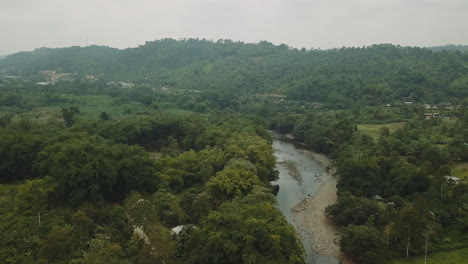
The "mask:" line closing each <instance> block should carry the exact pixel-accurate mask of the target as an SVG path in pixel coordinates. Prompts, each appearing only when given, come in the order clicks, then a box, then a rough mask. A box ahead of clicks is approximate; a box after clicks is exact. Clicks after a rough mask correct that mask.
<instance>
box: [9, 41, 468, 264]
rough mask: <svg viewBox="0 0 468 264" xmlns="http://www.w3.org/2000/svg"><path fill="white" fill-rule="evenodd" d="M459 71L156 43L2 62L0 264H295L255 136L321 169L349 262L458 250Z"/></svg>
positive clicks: (257, 47)
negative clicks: (309, 155) (326, 162)
mask: <svg viewBox="0 0 468 264" xmlns="http://www.w3.org/2000/svg"><path fill="white" fill-rule="evenodd" d="M467 70H468V55H467V54H466V53H464V52H463V51H459V50H451V48H450V47H445V48H440V49H434V50H431V49H426V48H410V47H399V46H393V45H373V46H370V47H362V48H342V49H335V50H324V51H322V50H310V51H307V50H305V49H302V50H297V49H291V48H289V47H287V46H286V45H279V46H275V45H273V44H271V43H268V42H260V43H258V44H245V43H241V42H233V41H229V40H220V41H217V42H211V41H207V40H197V39H187V40H181V41H176V40H171V39H165V40H159V41H154V42H147V43H146V44H145V45H142V46H140V47H138V48H132V49H126V50H117V49H112V48H108V47H98V46H90V47H84V48H80V47H71V48H63V49H46V48H41V49H37V50H35V51H33V52H23V53H18V54H14V55H10V56H8V57H7V58H5V59H3V60H0V73H1V80H0V91H1V93H0V111H1V112H0V127H1V128H0V156H1V160H0V183H1V184H0V230H1V233H2V234H3V238H2V240H1V241H0V260H1V261H2V262H3V263H303V262H304V251H303V248H302V246H301V245H300V242H299V240H298V238H297V236H296V233H295V231H294V229H293V228H292V227H291V226H290V225H289V224H288V223H287V222H286V220H285V218H284V217H283V216H282V215H281V213H280V212H279V210H278V209H277V208H276V207H275V199H274V196H273V195H272V186H271V184H270V182H271V181H273V180H275V179H276V177H277V172H276V171H275V158H274V156H273V150H272V148H271V138H270V135H269V133H268V131H267V130H268V129H273V130H277V131H278V132H281V133H292V134H293V135H294V136H295V138H296V139H298V140H300V141H303V142H304V143H305V144H307V145H308V146H309V147H310V148H312V149H314V150H315V151H319V152H322V153H324V154H327V155H329V156H330V157H331V158H333V159H334V160H335V164H334V165H335V167H336V172H337V175H339V180H338V185H337V188H338V193H337V194H338V200H337V203H336V204H335V205H332V206H330V207H328V208H327V210H326V213H327V215H328V216H330V217H331V218H332V219H333V220H334V221H335V222H336V223H337V224H339V225H341V226H342V228H341V232H342V234H341V242H340V247H341V250H342V251H343V252H344V253H346V254H347V255H348V256H349V257H350V258H352V259H354V260H356V261H358V262H360V263H382V262H383V261H386V260H391V259H398V258H406V257H407V256H415V255H425V254H426V253H429V257H430V254H432V253H435V252H447V251H452V250H454V251H453V252H463V250H458V251H457V250H455V249H463V248H466V247H468V232H467V231H468V187H467V185H466V177H467V175H466V171H464V170H463V168H465V167H466V162H468V133H467V131H466V128H467V127H468V111H467V108H468V101H467V100H466V99H465V98H467V97H468V74H467V72H468V71H467ZM423 104H426V105H425V106H423ZM388 123H391V124H390V125H388V126H387V125H386V124H388ZM395 124H397V125H395ZM358 125H359V126H358ZM376 125H379V126H381V127H379V128H378V130H377V129H375V127H376ZM358 127H359V129H358ZM452 175H455V176H458V179H460V180H454V179H453V178H448V177H446V176H452ZM464 178H465V179H464ZM178 225H184V227H183V229H182V231H180V232H179V234H178V235H173V234H172V233H171V228H173V227H175V226H178ZM440 254H442V253H440Z"/></svg>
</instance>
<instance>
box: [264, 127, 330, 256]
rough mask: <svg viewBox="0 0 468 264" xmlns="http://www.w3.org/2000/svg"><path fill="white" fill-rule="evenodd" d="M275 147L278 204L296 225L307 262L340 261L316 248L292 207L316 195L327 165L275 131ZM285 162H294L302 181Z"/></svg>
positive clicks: (290, 221) (325, 175) (326, 174)
mask: <svg viewBox="0 0 468 264" xmlns="http://www.w3.org/2000/svg"><path fill="white" fill-rule="evenodd" d="M273 148H274V150H275V156H276V160H277V166H276V168H277V170H278V171H279V179H278V180H277V181H276V182H274V184H278V185H279V187H280V188H279V192H278V195H277V196H276V200H277V201H278V208H279V209H280V210H281V212H282V213H283V214H284V216H285V217H286V219H287V221H288V222H289V223H290V224H292V225H293V226H294V228H295V229H296V232H298V234H299V237H300V238H301V241H302V244H303V245H304V249H305V251H306V263H315V264H337V263H339V262H338V260H337V259H335V258H333V257H330V256H321V255H318V254H316V253H315V252H313V250H312V245H311V243H313V241H311V239H310V236H308V235H307V233H306V230H303V229H301V228H300V227H299V224H298V223H297V221H295V217H294V213H293V212H292V211H291V209H292V208H293V207H294V206H295V205H296V204H297V203H299V202H301V201H302V200H304V199H308V198H310V197H311V196H313V195H314V194H315V193H316V192H317V191H318V190H319V188H320V185H321V183H322V182H323V181H324V180H326V177H330V176H328V173H327V172H326V169H325V168H324V167H323V166H322V164H320V163H319V162H318V161H317V160H315V159H313V157H312V156H311V155H308V153H307V150H304V149H301V148H300V146H299V145H295V144H293V143H292V142H290V141H288V140H283V139H280V138H279V137H278V136H277V135H274V139H273ZM284 162H288V163H289V164H293V166H294V167H295V170H296V171H297V172H299V174H300V175H301V176H302V181H298V180H297V179H294V178H293V177H292V176H291V173H290V170H288V169H287V168H286V167H285V165H284Z"/></svg>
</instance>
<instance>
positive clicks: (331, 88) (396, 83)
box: [0, 39, 468, 108]
mask: <svg viewBox="0 0 468 264" xmlns="http://www.w3.org/2000/svg"><path fill="white" fill-rule="evenodd" d="M433 50H439V51H433ZM433 50H431V49H426V48H418V47H400V46H394V45H390V44H382V45H372V46H368V47H360V48H341V49H331V50H307V51H306V50H305V49H301V50H298V49H291V48H289V47H288V46H286V45H279V46H275V45H273V44H271V43H268V42H260V43H257V44H251V43H249V44H246V43H242V42H233V41H230V40H219V41H217V42H211V41H207V40H198V39H187V40H180V41H176V40H173V39H164V40H158V41H153V42H147V43H146V44H145V45H142V46H139V47H137V48H129V49H125V50H118V49H113V48H109V47H99V46H89V47H84V48H80V47H71V48H61V49H47V48H40V49H37V50H35V51H33V52H22V53H17V54H14V55H10V56H8V57H7V58H6V59H5V60H2V61H1V62H0V67H1V68H2V72H3V73H4V74H8V75H27V76H33V75H37V74H39V72H40V71H43V70H56V71H58V72H61V73H75V74H77V75H78V76H83V75H86V74H88V75H89V74H91V75H95V76H99V78H100V79H102V80H107V81H130V82H135V83H139V84H147V85H151V86H154V87H171V88H180V89H190V90H215V91H219V90H222V91H223V92H225V91H232V92H236V93H247V94H259V93H275V94H282V95H286V96H287V97H288V98H289V99H292V100H306V101H311V102H322V103H323V102H328V103H331V104H333V105H334V106H335V107H340V108H346V107H351V106H352V105H353V104H357V103H365V104H373V105H376V104H381V103H393V102H402V101H416V102H427V103H439V102H444V101H458V100H459V99H461V98H465V97H467V96H468V92H467V90H466V89H464V87H465V86H466V84H467V83H468V55H467V53H464V52H461V51H459V49H455V50H454V49H452V48H447V49H445V48H440V49H436V48H434V49H433Z"/></svg>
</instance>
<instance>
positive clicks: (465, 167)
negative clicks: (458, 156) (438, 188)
mask: <svg viewBox="0 0 468 264" xmlns="http://www.w3.org/2000/svg"><path fill="white" fill-rule="evenodd" d="M452 175H453V176H455V177H458V178H461V179H465V180H468V162H460V163H456V164H455V165H453V166H452Z"/></svg>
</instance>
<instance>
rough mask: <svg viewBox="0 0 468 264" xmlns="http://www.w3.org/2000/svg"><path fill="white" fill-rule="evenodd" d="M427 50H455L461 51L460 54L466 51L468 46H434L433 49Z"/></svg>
mask: <svg viewBox="0 0 468 264" xmlns="http://www.w3.org/2000/svg"><path fill="white" fill-rule="evenodd" d="M429 48H430V49H431V50H433V51H444V50H457V51H462V52H467V51H468V45H454V44H448V45H443V46H434V47H429Z"/></svg>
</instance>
